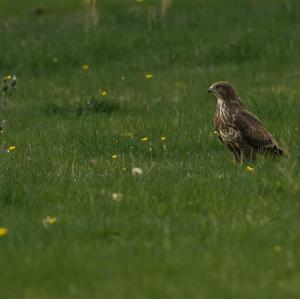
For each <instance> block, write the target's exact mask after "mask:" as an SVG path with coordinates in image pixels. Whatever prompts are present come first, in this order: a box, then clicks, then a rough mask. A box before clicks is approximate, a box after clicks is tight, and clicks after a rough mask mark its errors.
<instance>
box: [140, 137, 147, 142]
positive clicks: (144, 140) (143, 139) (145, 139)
mask: <svg viewBox="0 0 300 299" xmlns="http://www.w3.org/2000/svg"><path fill="white" fill-rule="evenodd" d="M141 140H142V141H143V142H146V141H148V140H149V137H142V138H141Z"/></svg>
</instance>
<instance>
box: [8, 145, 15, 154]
mask: <svg viewBox="0 0 300 299" xmlns="http://www.w3.org/2000/svg"><path fill="white" fill-rule="evenodd" d="M15 150H16V146H15V145H10V146H9V147H8V148H7V152H8V153H10V152H13V151H15Z"/></svg>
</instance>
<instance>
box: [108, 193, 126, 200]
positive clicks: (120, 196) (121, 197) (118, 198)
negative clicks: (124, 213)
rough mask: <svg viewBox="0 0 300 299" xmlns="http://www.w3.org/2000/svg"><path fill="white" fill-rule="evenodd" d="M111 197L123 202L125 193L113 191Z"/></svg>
mask: <svg viewBox="0 0 300 299" xmlns="http://www.w3.org/2000/svg"><path fill="white" fill-rule="evenodd" d="M111 198H112V200H113V201H115V202H121V201H122V199H123V194H122V193H112V194H111Z"/></svg>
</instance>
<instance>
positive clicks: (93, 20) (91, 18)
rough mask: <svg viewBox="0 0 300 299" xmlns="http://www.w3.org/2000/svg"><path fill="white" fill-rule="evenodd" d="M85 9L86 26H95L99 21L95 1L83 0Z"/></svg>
mask: <svg viewBox="0 0 300 299" xmlns="http://www.w3.org/2000/svg"><path fill="white" fill-rule="evenodd" d="M85 4H86V7H87V9H88V26H89V27H90V26H96V25H97V24H98V21H99V17H98V13H97V1H96V0H85Z"/></svg>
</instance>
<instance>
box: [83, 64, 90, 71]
mask: <svg viewBox="0 0 300 299" xmlns="http://www.w3.org/2000/svg"><path fill="white" fill-rule="evenodd" d="M89 68H90V66H89V65H88V64H84V65H83V66H82V69H83V70H84V71H88V70H89Z"/></svg>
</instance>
